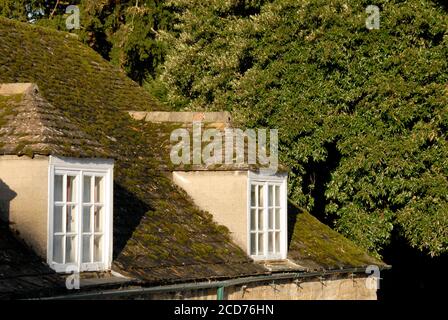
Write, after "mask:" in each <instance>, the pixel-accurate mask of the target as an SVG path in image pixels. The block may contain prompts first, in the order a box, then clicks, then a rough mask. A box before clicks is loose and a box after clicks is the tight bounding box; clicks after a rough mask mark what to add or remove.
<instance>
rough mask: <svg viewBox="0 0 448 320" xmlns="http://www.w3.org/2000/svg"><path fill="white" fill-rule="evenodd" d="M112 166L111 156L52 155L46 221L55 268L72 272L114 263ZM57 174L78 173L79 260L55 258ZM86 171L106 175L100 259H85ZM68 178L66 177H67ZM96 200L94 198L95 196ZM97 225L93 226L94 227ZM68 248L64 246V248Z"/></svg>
mask: <svg viewBox="0 0 448 320" xmlns="http://www.w3.org/2000/svg"><path fill="white" fill-rule="evenodd" d="M113 169H114V161H113V160H111V159H77V158H63V157H54V156H50V163H49V169H48V219H47V221H48V224H47V231H48V232H47V234H48V237H47V263H48V265H49V266H50V267H51V268H52V269H54V270H55V271H56V272H61V273H71V272H83V271H105V270H109V269H110V268H111V265H112V254H113ZM56 174H70V175H73V174H75V175H76V176H77V180H78V181H77V184H76V191H77V195H78V198H77V211H76V214H77V246H76V261H77V262H76V263H68V264H59V263H55V262H53V237H54V230H53V229H54V205H55V201H54V183H55V175H56ZM84 174H85V175H95V176H102V177H103V179H104V182H103V183H104V203H103V215H104V217H103V218H102V219H103V230H102V233H103V240H102V241H103V244H102V248H103V250H102V259H101V262H93V263H82V261H81V251H82V246H81V244H82V242H81V239H82V235H83V232H82V216H83V213H82V210H83V200H82V197H83V194H84V190H83V188H84V186H83V183H82V177H83V176H84ZM64 180H65V179H64ZM92 201H93V199H92ZM93 227H94V226H92V228H93ZM64 250H65V249H64Z"/></svg>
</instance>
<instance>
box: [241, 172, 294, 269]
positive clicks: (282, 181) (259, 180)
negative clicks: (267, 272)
mask: <svg viewBox="0 0 448 320" xmlns="http://www.w3.org/2000/svg"><path fill="white" fill-rule="evenodd" d="M287 178H288V176H287V174H276V175H272V176H269V175H262V174H259V173H255V172H251V171H250V172H249V174H248V183H247V220H246V221H247V252H248V254H249V255H250V257H251V258H252V259H253V260H255V261H259V260H284V259H286V257H287V253H288V252H287V251H288V246H287V241H288V239H287V237H288V219H287V216H288V214H287V210H288V209H287V202H288V200H287ZM253 184H263V185H264V196H263V208H264V218H263V220H264V223H263V229H264V233H265V236H264V244H263V248H264V254H260V255H252V254H251V240H250V238H251V230H250V212H251V187H252V185H253ZM268 185H279V186H280V198H281V200H280V206H281V208H280V229H281V231H280V253H279V254H269V253H268V237H267V234H268V208H269V205H268V192H269V191H268Z"/></svg>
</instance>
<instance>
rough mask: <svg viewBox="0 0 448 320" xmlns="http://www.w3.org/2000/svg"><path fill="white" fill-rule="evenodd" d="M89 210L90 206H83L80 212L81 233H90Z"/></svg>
mask: <svg viewBox="0 0 448 320" xmlns="http://www.w3.org/2000/svg"><path fill="white" fill-rule="evenodd" d="M91 208H92V206H84V207H83V210H82V232H92V224H91V219H90V218H91V215H90V212H91Z"/></svg>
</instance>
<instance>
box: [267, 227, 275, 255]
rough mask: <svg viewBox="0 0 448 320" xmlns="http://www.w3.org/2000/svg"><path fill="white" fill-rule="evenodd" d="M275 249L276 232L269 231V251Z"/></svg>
mask: <svg viewBox="0 0 448 320" xmlns="http://www.w3.org/2000/svg"><path fill="white" fill-rule="evenodd" d="M273 250H274V233H273V232H269V233H268V252H269V253H272V252H273Z"/></svg>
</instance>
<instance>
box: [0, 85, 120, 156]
mask: <svg viewBox="0 0 448 320" xmlns="http://www.w3.org/2000/svg"><path fill="white" fill-rule="evenodd" d="M7 86H8V85H2V84H1V83H0V87H7ZM23 90H24V91H23V93H22V94H13V95H10V96H5V95H2V94H1V93H0V155H1V154H9V155H11V154H12V155H19V156H20V155H28V156H29V157H34V155H36V154H39V155H50V154H51V155H57V156H66V157H89V158H93V157H102V158H106V157H111V156H112V154H113V153H112V152H110V151H106V150H104V149H103V148H102V147H101V145H100V144H99V143H98V142H96V141H95V140H93V139H92V138H91V137H88V136H87V135H86V134H85V133H84V132H83V131H81V130H80V129H79V128H78V127H77V126H75V125H73V124H72V123H71V121H70V120H69V119H68V118H67V117H65V116H63V115H62V114H61V112H60V111H59V110H58V109H57V108H55V107H54V106H53V105H51V104H50V103H48V102H47V101H46V100H45V99H43V98H42V97H41V96H40V94H39V89H38V87H37V86H36V85H33V84H26V85H24V86H23Z"/></svg>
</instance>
